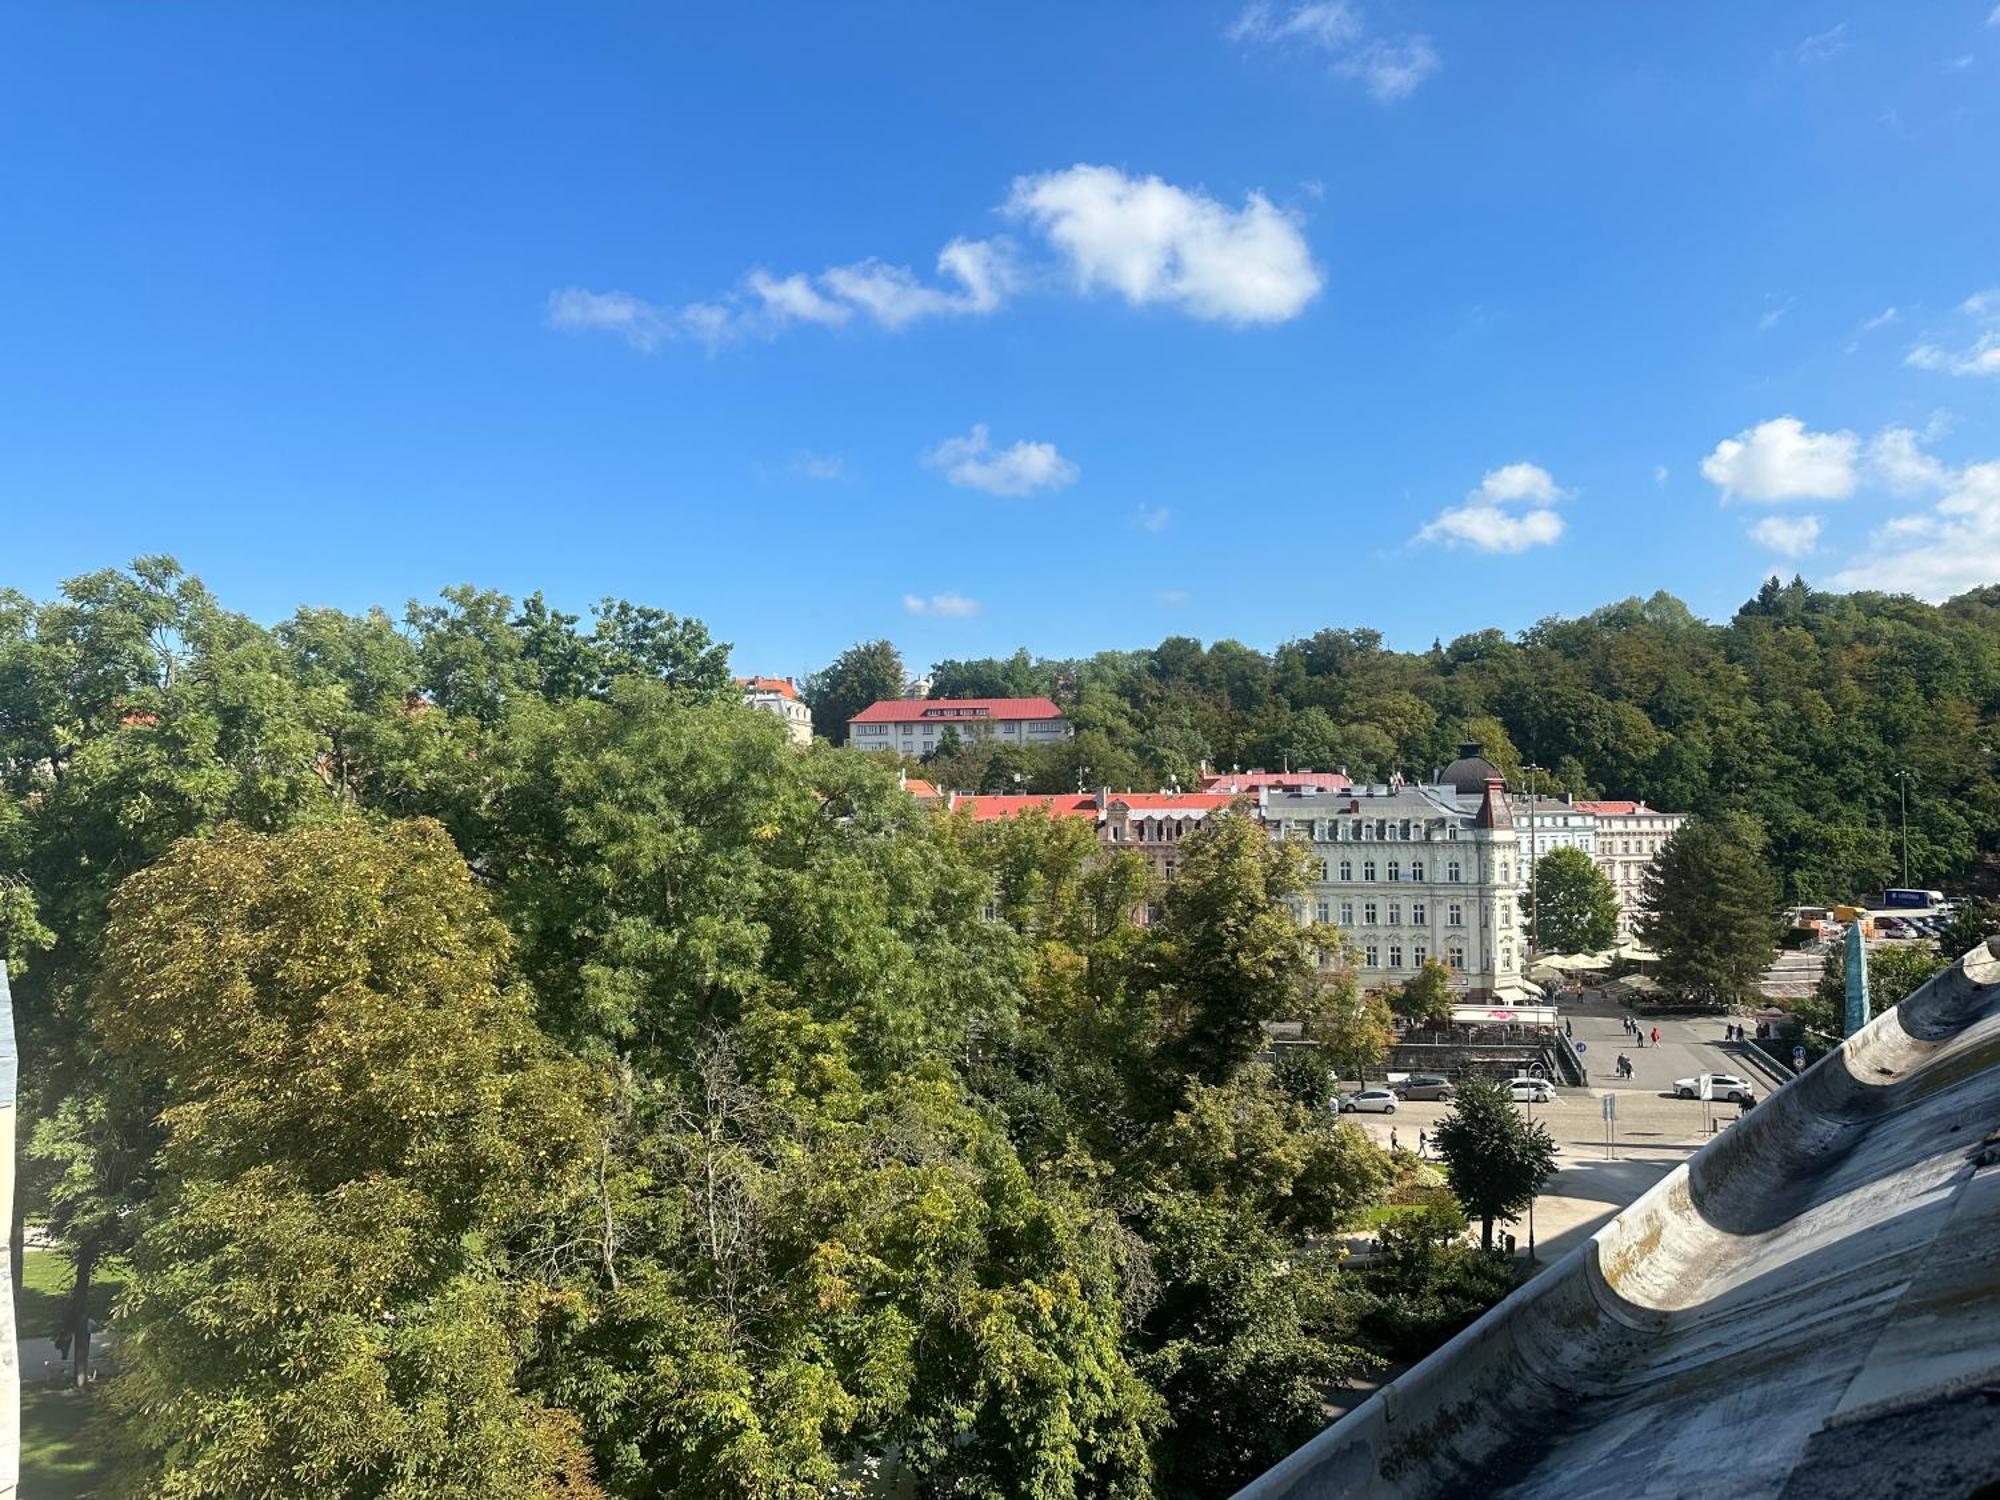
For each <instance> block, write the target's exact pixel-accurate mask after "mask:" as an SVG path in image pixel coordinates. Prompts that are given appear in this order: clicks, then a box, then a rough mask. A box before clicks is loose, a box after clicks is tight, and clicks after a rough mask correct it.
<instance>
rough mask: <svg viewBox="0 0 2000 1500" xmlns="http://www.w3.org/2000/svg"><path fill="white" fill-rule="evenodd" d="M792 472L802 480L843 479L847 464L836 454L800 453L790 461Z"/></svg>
mask: <svg viewBox="0 0 2000 1500" xmlns="http://www.w3.org/2000/svg"><path fill="white" fill-rule="evenodd" d="M792 472H793V473H794V474H797V475H798V476H799V477H800V478H802V479H818V480H831V479H845V478H846V477H847V463H846V461H845V460H844V459H842V458H841V457H840V455H839V454H837V453H801V454H800V455H799V456H798V457H797V458H795V459H793V460H792Z"/></svg>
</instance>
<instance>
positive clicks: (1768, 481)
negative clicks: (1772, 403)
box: [1701, 417, 1861, 501]
mask: <svg viewBox="0 0 2000 1500" xmlns="http://www.w3.org/2000/svg"><path fill="white" fill-rule="evenodd" d="M1860 447H1861V440H1860V439H1859V438H1857V437H1856V436H1855V435H1854V434H1853V433H1851V432H1808V431H1806V427H1805V423H1803V422H1801V421H1800V420H1799V419H1798V418H1797V417H1773V418H1772V419H1771V420H1770V421H1768V422H1760V423H1758V424H1757V425H1756V426H1755V427H1752V428H1750V429H1748V430H1747V431H1744V432H1739V433H1738V434H1737V435H1736V436H1735V437H1733V438H1724V439H1723V440H1722V441H1721V442H1719V443H1717V444H1716V445H1715V451H1714V452H1713V453H1711V454H1709V455H1708V457H1706V458H1704V459H1703V460H1702V461H1701V472H1702V477H1703V478H1705V479H1706V480H1708V482H1709V483H1710V484H1713V485H1714V486H1715V487H1716V488H1717V489H1719V490H1721V491H1722V493H1723V496H1724V498H1732V497H1733V498H1738V499H1743V500H1758V501H1777V500H1845V499H1846V498H1847V497H1848V496H1849V495H1851V494H1853V493H1854V486H1855V472H1854V461H1855V458H1856V456H1857V454H1858V452H1859V450H1860Z"/></svg>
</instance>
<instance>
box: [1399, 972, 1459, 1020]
mask: <svg viewBox="0 0 2000 1500" xmlns="http://www.w3.org/2000/svg"><path fill="white" fill-rule="evenodd" d="M1451 1003H1452V990H1451V966H1450V965H1449V964H1446V963H1443V962H1441V961H1439V960H1438V959H1435V958H1430V959H1426V960H1424V966H1423V967H1422V968H1421V969H1419V970H1417V972H1416V973H1415V974H1413V975H1412V976H1411V977H1410V978H1409V979H1408V980H1407V981H1406V982H1405V983H1404V984H1402V985H1401V986H1400V987H1399V988H1398V989H1397V990H1396V992H1395V994H1394V995H1393V997H1392V998H1391V1000H1390V1007H1391V1008H1392V1009H1393V1010H1394V1011H1395V1012H1396V1014H1397V1015H1399V1016H1404V1017H1407V1018H1408V1019H1409V1020H1411V1021H1413V1022H1414V1023H1416V1024H1417V1025H1419V1026H1442V1025H1444V1024H1445V1023H1446V1022H1448V1021H1450V1020H1451Z"/></svg>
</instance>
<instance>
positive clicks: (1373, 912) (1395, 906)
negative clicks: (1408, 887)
mask: <svg viewBox="0 0 2000 1500" xmlns="http://www.w3.org/2000/svg"><path fill="white" fill-rule="evenodd" d="M1360 910H1361V925H1362V926H1363V927H1377V926H1385V925H1386V926H1389V927H1401V926H1402V925H1403V903H1402V902H1400V901H1390V902H1388V903H1386V904H1378V903H1376V902H1374V901H1363V902H1362V903H1361V905H1360ZM1354 912H1355V903H1354V902H1352V901H1343V902H1341V903H1340V925H1341V926H1342V927H1350V928H1351V927H1353V926H1354ZM1384 912H1386V913H1387V917H1388V920H1387V922H1386V923H1384V922H1379V921H1377V917H1378V916H1379V915H1381V914H1382V913H1384ZM1332 913H1333V903H1332V902H1331V901H1321V902H1319V903H1318V904H1317V905H1316V906H1315V907H1314V910H1313V915H1314V916H1316V917H1317V918H1318V919H1319V920H1320V921H1321V922H1331V921H1332V920H1333V915H1332ZM1430 913H1431V908H1430V903H1429V902H1426V901H1412V902H1411V903H1410V925H1411V926H1412V927H1423V926H1427V925H1428V924H1429V922H1430V919H1431V917H1430ZM1444 925H1445V926H1447V927H1463V926H1464V925H1465V903H1464V902H1462V901H1447V902H1446V903H1445V908H1444Z"/></svg>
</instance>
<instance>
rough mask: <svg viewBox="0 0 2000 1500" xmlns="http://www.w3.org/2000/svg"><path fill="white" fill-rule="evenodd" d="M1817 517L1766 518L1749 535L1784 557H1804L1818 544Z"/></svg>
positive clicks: (1752, 528)
mask: <svg viewBox="0 0 2000 1500" xmlns="http://www.w3.org/2000/svg"><path fill="white" fill-rule="evenodd" d="M1819 525H1820V522H1819V517H1818V516H1766V517H1764V519H1763V520H1761V521H1759V522H1758V523H1757V524H1756V525H1755V526H1752V527H1751V528H1750V535H1751V536H1753V537H1755V538H1756V539H1757V540H1758V541H1760V542H1762V543H1763V544H1764V545H1765V546H1766V547H1769V548H1770V549H1771V550H1772V551H1773V552H1779V553H1782V554H1784V555H1785V556H1786V557H1804V556H1805V555H1806V554H1807V553H1808V552H1810V551H1812V549H1813V548H1814V547H1815V546H1817V545H1818V543H1819Z"/></svg>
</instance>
